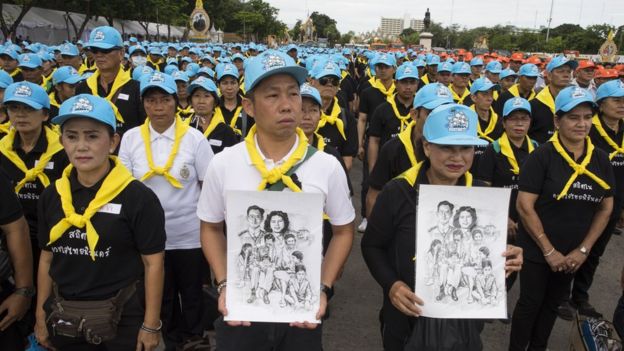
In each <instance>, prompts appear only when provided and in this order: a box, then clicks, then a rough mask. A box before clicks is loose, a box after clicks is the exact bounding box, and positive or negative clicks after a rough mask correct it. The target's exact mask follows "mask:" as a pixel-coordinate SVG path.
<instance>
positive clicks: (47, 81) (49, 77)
mask: <svg viewBox="0 0 624 351" xmlns="http://www.w3.org/2000/svg"><path fill="white" fill-rule="evenodd" d="M54 72H56V68H55V69H53V70H52V71H51V72H50V74H48V75H47V76H46V75H45V74H43V84H42V85H43V86H48V84H50V85H52V83H50V81H51V80H52V75H53V74H54Z"/></svg>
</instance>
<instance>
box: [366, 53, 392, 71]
mask: <svg viewBox="0 0 624 351" xmlns="http://www.w3.org/2000/svg"><path fill="white" fill-rule="evenodd" d="M372 65H373V66H375V65H386V66H391V67H396V57H394V55H392V54H389V53H386V52H382V53H380V54H378V55H377V56H375V58H374V59H373V62H372Z"/></svg>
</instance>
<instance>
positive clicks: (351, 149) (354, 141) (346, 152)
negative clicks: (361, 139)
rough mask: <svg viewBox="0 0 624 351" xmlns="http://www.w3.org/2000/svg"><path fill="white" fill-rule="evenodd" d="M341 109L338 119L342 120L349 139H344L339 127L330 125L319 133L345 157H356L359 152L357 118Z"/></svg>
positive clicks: (330, 108) (331, 107)
mask: <svg viewBox="0 0 624 351" xmlns="http://www.w3.org/2000/svg"><path fill="white" fill-rule="evenodd" d="M334 103H335V102H332V103H331V105H330V106H329V108H328V110H329V111H331V110H332V109H333V106H334ZM340 109H341V110H342V111H341V114H340V116H338V117H339V118H340V119H341V120H342V124H343V126H344V134H345V136H346V137H347V139H346V140H345V138H343V137H342V134H340V131H339V130H338V127H336V126H335V125H333V124H329V123H326V124H325V126H323V128H320V129H319V130H318V131H317V133H318V134H320V135H322V136H323V140H325V143H326V144H327V145H331V146H333V147H334V148H336V150H338V152H339V153H340V155H342V156H343V157H345V156H355V155H357V151H358V136H357V121H356V120H355V118H353V117H351V116H350V115H349V114H348V113H347V112H346V111H345V109H344V108H343V107H341V108H340Z"/></svg>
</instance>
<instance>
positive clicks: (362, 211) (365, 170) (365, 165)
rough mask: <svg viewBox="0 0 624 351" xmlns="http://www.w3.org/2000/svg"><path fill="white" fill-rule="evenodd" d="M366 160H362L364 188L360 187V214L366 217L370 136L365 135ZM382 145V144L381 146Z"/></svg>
mask: <svg viewBox="0 0 624 351" xmlns="http://www.w3.org/2000/svg"><path fill="white" fill-rule="evenodd" d="M364 138H365V139H364V160H363V161H362V189H360V215H361V216H362V218H366V195H368V175H369V173H370V172H369V171H368V136H366V137H364ZM380 147H381V146H380Z"/></svg>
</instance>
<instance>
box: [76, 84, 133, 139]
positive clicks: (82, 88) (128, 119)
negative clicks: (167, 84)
mask: <svg viewBox="0 0 624 351" xmlns="http://www.w3.org/2000/svg"><path fill="white" fill-rule="evenodd" d="M108 88H109V89H110V88H112V85H110V86H109V87H108ZM97 93H98V95H99V96H100V97H103V98H105V97H106V96H107V95H108V93H109V92H108V91H104V88H102V86H101V85H100V84H99V82H98V91H97ZM78 94H92V93H91V89H89V86H87V81H86V80H85V81H83V82H82V83H80V84H79V85H78V86H77V87H76V95H78ZM116 95H117V98H116V99H113V101H115V106H117V109H118V110H119V113H120V114H121V117H122V118H123V120H124V122H123V123H122V122H120V121H117V133H119V135H122V136H123V133H125V132H126V131H127V130H130V129H132V128H134V127H138V126H140V125H141V124H143V122H145V110H144V109H143V102H142V101H141V93H140V90H139V82H137V81H135V80H134V79H131V80H130V81H128V82H127V83H126V84H124V85H123V86H121V88H119V90H118V92H117V93H116Z"/></svg>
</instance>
